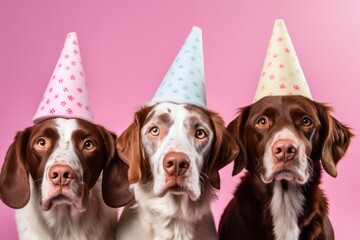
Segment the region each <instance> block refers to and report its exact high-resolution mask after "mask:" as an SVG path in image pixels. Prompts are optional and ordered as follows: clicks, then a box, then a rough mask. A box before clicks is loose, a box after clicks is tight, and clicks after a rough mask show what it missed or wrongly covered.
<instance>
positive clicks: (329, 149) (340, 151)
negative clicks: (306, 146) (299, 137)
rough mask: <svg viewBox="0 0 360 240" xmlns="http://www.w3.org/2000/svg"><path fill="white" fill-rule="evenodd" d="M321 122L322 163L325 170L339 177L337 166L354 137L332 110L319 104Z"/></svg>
mask: <svg viewBox="0 0 360 240" xmlns="http://www.w3.org/2000/svg"><path fill="white" fill-rule="evenodd" d="M317 109H318V113H319V118H320V121H321V130H320V131H321V133H320V135H321V142H322V144H323V145H322V152H321V163H322V166H323V168H324V170H325V171H326V172H327V173H328V174H329V175H331V176H332V177H336V176H337V171H336V165H337V163H338V162H339V160H340V159H341V158H342V157H343V156H344V155H345V152H346V150H347V148H348V146H349V144H350V139H351V137H352V136H353V134H352V133H351V129H350V128H349V127H347V126H345V125H344V124H342V123H340V122H339V121H338V120H337V119H336V118H334V117H333V116H331V114H330V113H331V109H330V108H329V107H327V106H325V105H323V104H320V103H317Z"/></svg>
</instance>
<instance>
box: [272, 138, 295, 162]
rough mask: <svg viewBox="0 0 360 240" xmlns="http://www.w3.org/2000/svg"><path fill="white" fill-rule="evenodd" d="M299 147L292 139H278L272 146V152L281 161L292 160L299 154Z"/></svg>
mask: <svg viewBox="0 0 360 240" xmlns="http://www.w3.org/2000/svg"><path fill="white" fill-rule="evenodd" d="M297 153H298V149H297V146H296V145H295V143H294V142H293V141H292V140H287V139H284V140H278V141H276V142H275V143H274V145H273V147H272V154H273V155H274V157H276V159H277V160H279V161H284V162H287V161H291V160H293V159H294V157H295V156H296V155H297Z"/></svg>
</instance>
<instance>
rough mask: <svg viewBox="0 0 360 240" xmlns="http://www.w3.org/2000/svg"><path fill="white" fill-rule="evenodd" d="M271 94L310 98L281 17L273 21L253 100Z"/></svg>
mask: <svg viewBox="0 0 360 240" xmlns="http://www.w3.org/2000/svg"><path fill="white" fill-rule="evenodd" d="M272 95H280V96H286V95H302V96H305V97H307V98H309V99H312V96H311V93H310V89H309V87H308V85H307V82H306V79H305V76H304V73H303V71H302V69H301V66H300V62H299V60H298V57H297V55H296V52H295V48H294V46H293V44H292V42H291V39H290V36H289V34H288V31H287V29H286V26H285V22H284V21H283V20H282V19H277V20H276V21H275V24H274V28H273V32H272V36H271V39H270V43H269V47H268V51H267V55H266V58H265V62H264V66H263V69H262V72H261V76H260V80H259V85H258V87H257V90H256V94H255V98H254V102H256V101H258V100H259V99H261V98H263V97H265V96H272Z"/></svg>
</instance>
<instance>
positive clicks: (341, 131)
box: [219, 96, 352, 240]
mask: <svg viewBox="0 0 360 240" xmlns="http://www.w3.org/2000/svg"><path fill="white" fill-rule="evenodd" d="M304 115H307V116H310V118H311V119H312V120H313V122H314V128H312V129H307V128H303V127H301V125H300V124H299V119H301V117H302V116H304ZM260 116H267V117H268V118H269V119H271V121H272V123H273V124H272V125H271V126H270V127H269V128H268V129H267V130H266V131H259V130H258V129H256V128H255V127H254V126H255V121H256V120H257V119H259V117H260ZM285 126H286V127H288V128H291V129H296V132H297V137H299V138H300V139H301V141H303V142H304V143H305V146H306V153H307V155H308V161H309V163H308V164H309V165H310V166H312V170H313V171H312V175H311V177H310V179H309V180H308V182H306V183H305V184H304V185H303V186H301V189H302V193H303V194H304V197H305V203H304V205H303V206H304V209H303V212H302V214H300V216H298V226H299V228H300V236H299V239H306V240H308V239H333V238H334V234H333V230H332V226H331V223H330V220H329V218H328V203H327V200H326V197H325V196H324V193H323V192H322V190H321V189H320V187H319V185H320V180H321V172H322V171H321V169H322V167H323V168H324V170H325V171H326V172H327V173H328V174H330V175H331V176H333V177H336V175H337V171H336V164H337V163H338V161H339V160H340V159H341V158H342V157H343V155H344V154H345V152H346V150H347V148H348V146H349V143H350V138H351V136H352V133H351V132H350V129H349V128H348V127H346V126H345V125H343V124H341V123H340V122H339V121H338V120H336V119H335V118H334V117H332V116H331V115H330V108H329V107H326V106H325V105H323V104H320V103H317V102H314V101H311V100H309V99H307V98H305V97H302V96H286V97H285V96H283V97H281V96H273V97H265V98H263V99H262V100H260V101H258V102H256V103H254V104H252V105H250V106H248V107H245V108H243V109H241V110H240V113H239V115H238V116H237V117H236V118H235V119H234V120H233V121H232V122H231V123H230V124H229V126H228V130H229V131H230V132H231V134H232V135H233V136H234V137H235V139H236V141H237V143H238V145H239V146H240V149H244V150H245V151H244V153H246V154H243V155H239V156H238V157H237V158H236V160H235V166H234V171H233V174H234V175H235V174H237V173H238V172H240V171H241V169H242V168H243V167H244V166H245V165H246V169H247V172H246V174H245V176H244V177H242V179H241V183H240V184H239V186H238V187H237V190H236V191H235V193H234V197H233V199H232V200H231V201H230V202H229V204H228V205H227V207H226V209H225V211H224V213H223V215H222V217H221V221H220V224H219V236H220V239H226V240H230V239H274V238H275V236H274V232H273V225H272V216H271V212H270V210H269V204H270V200H271V198H272V193H273V183H269V184H265V183H264V182H263V181H262V180H261V179H260V177H259V174H260V171H261V166H262V160H261V157H262V156H263V155H264V151H265V146H266V144H267V143H268V141H269V140H270V139H271V137H272V136H273V134H274V133H276V132H277V131H278V130H279V129H281V128H283V127H285ZM310 130H314V131H315V133H314V135H313V136H312V137H310V133H312V132H310ZM259 166H260V167H259ZM259 169H260V170H259ZM287 184H288V183H287V182H286V181H285V180H282V186H283V189H284V190H285V191H286V188H287Z"/></svg>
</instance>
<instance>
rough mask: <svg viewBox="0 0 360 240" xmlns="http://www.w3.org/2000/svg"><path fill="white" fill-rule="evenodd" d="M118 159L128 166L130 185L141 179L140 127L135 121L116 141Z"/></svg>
mask: <svg viewBox="0 0 360 240" xmlns="http://www.w3.org/2000/svg"><path fill="white" fill-rule="evenodd" d="M116 149H117V153H118V155H119V157H120V158H121V160H123V161H124V162H125V163H126V164H127V165H128V166H129V172H128V179H129V182H130V183H131V184H133V183H137V182H139V181H140V179H141V168H142V165H141V164H142V157H141V149H140V126H139V124H138V122H137V120H135V122H134V123H132V124H131V125H130V126H129V127H128V128H127V129H126V130H125V132H123V133H122V134H121V135H120V137H119V138H118V139H117V141H116Z"/></svg>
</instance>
